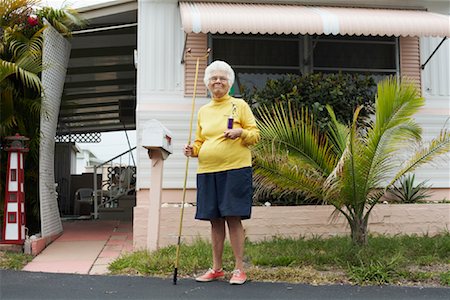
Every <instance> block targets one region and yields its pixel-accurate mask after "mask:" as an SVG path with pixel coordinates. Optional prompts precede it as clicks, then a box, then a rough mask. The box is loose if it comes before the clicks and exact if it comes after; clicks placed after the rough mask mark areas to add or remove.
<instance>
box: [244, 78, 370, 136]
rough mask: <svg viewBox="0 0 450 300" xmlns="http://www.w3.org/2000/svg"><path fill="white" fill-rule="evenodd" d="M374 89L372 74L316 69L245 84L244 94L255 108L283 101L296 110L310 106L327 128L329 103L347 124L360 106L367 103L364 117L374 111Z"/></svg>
mask: <svg viewBox="0 0 450 300" xmlns="http://www.w3.org/2000/svg"><path fill="white" fill-rule="evenodd" d="M375 92H376V84H375V81H374V80H373V79H372V78H371V77H369V76H362V75H357V74H347V73H336V74H323V73H314V74H308V75H304V76H299V75H286V76H285V77H282V78H280V79H274V80H268V81H267V82H266V85H265V86H264V87H263V88H262V89H254V90H251V91H250V90H245V88H244V90H243V92H242V96H243V98H244V99H245V100H246V101H247V102H248V103H249V104H250V105H251V107H253V108H256V107H258V106H260V105H265V106H271V105H273V104H276V103H280V102H281V103H283V104H285V105H286V106H287V103H288V102H291V104H292V105H293V108H294V111H295V110H298V109H300V108H302V107H308V109H309V111H311V112H312V113H313V114H314V116H315V117H316V122H317V123H318V125H319V126H320V128H322V129H324V128H326V126H327V124H328V122H329V121H330V120H329V115H328V113H327V110H326V109H325V106H326V105H327V104H329V105H331V106H332V107H333V109H334V112H335V114H336V117H337V119H338V120H339V121H341V122H343V123H344V124H346V123H349V122H350V121H351V120H352V117H353V113H354V111H355V109H356V107H357V106H360V105H364V107H365V109H364V110H363V111H362V112H361V113H360V116H361V117H363V118H364V117H367V116H369V115H370V114H371V113H372V112H373V103H374V101H375ZM255 113H257V112H256V111H255Z"/></svg>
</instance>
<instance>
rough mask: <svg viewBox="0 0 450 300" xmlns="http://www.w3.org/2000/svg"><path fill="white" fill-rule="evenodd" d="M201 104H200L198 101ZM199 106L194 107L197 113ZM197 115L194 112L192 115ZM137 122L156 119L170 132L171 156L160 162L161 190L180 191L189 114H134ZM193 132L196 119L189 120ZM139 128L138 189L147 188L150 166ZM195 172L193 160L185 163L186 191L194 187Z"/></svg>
mask: <svg viewBox="0 0 450 300" xmlns="http://www.w3.org/2000/svg"><path fill="white" fill-rule="evenodd" d="M202 102H204V101H202ZM200 105H201V104H200V103H199V105H198V106H197V108H196V111H197V110H198V108H199V106H200ZM194 115H195V116H196V115H197V114H196V113H195V114H194ZM137 118H138V123H141V122H144V121H146V120H151V119H157V120H159V121H160V122H161V123H162V124H163V125H164V126H165V127H167V128H168V129H169V130H170V131H171V132H172V133H173V137H172V143H173V154H172V155H170V156H169V158H168V159H167V160H165V161H164V174H163V176H164V177H163V187H164V188H182V187H183V180H184V170H185V166H186V157H185V156H184V155H183V153H182V149H183V146H184V145H185V144H186V143H187V138H188V134H189V119H190V112H189V111H186V110H180V111H169V110H165V111H162V110H161V111H155V110H146V111H138V115H137ZM193 126H194V129H193V130H194V132H193V136H194V134H195V127H196V119H194V120H193ZM142 134H143V133H142V128H140V127H139V126H138V129H137V138H138V140H137V151H138V152H137V157H138V161H139V168H138V170H137V186H138V188H150V175H151V164H150V159H149V157H148V155H147V150H146V149H144V148H143V147H142V144H141V140H142ZM196 173H197V159H196V158H192V159H190V161H189V177H188V182H187V187H188V188H195V186H196V185H195V177H196V176H195V175H196Z"/></svg>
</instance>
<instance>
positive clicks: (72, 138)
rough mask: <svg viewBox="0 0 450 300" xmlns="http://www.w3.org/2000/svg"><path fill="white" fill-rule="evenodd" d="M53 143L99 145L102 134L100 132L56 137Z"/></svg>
mask: <svg viewBox="0 0 450 300" xmlns="http://www.w3.org/2000/svg"><path fill="white" fill-rule="evenodd" d="M55 141H56V142H60V143H69V142H75V143H100V142H101V141H102V134H101V133H100V132H88V133H75V134H65V135H57V136H56V137H55Z"/></svg>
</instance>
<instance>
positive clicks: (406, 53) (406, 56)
mask: <svg viewBox="0 0 450 300" xmlns="http://www.w3.org/2000/svg"><path fill="white" fill-rule="evenodd" d="M420 71H421V70H420V51H419V38H418V37H400V73H401V75H402V76H406V77H408V78H409V79H410V80H411V81H412V82H414V83H415V84H416V86H417V88H418V89H419V91H420V90H421V86H422V85H421V81H420V73H421V72H420Z"/></svg>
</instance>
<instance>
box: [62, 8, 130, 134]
mask: <svg viewBox="0 0 450 300" xmlns="http://www.w3.org/2000/svg"><path fill="white" fill-rule="evenodd" d="M79 12H80V14H81V15H82V16H83V17H85V18H86V19H87V20H88V21H89V25H88V26H87V27H86V28H84V29H83V30H80V31H75V32H74V34H73V37H72V38H71V39H70V42H71V44H72V51H71V55H70V60H69V66H68V70H67V75H66V80H65V84H64V91H63V95H62V100H61V109H60V113H59V120H58V130H57V134H58V135H66V134H76V133H89V132H107V131H118V130H124V129H127V130H130V129H135V128H136V124H135V107H136V69H135V65H134V51H135V49H136V45H137V42H136V41H137V26H136V25H137V23H136V22H137V1H135V0H122V1H114V2H108V3H104V4H100V5H95V6H90V7H86V8H82V9H79Z"/></svg>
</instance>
